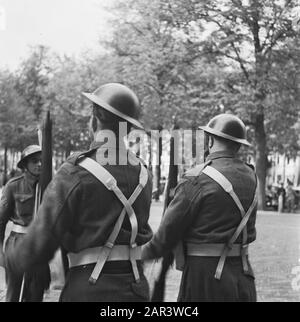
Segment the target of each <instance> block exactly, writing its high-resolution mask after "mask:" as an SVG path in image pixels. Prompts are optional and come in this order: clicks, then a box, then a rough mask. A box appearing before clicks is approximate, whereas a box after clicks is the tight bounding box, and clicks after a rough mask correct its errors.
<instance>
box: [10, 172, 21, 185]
mask: <svg viewBox="0 0 300 322" xmlns="http://www.w3.org/2000/svg"><path fill="white" fill-rule="evenodd" d="M23 178H24V174H21V175H19V176H17V177H13V178H11V179H9V180H8V181H7V183H6V184H10V183H13V182H15V181H19V180H21V179H23Z"/></svg>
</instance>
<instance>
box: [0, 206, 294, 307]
mask: <svg viewBox="0 0 300 322" xmlns="http://www.w3.org/2000/svg"><path fill="white" fill-rule="evenodd" d="M161 214H162V203H161V202H153V205H152V209H151V216H150V224H151V226H152V228H153V230H154V231H155V230H156V229H157V227H158V225H159V222H160V220H161ZM250 258H251V263H252V266H253V269H254V271H255V274H256V285H257V293H258V301H272V302H273V301H276V302H279V301H280V302H283V301H297V302H298V301H300V214H278V213H277V212H260V213H259V215H258V218H257V240H256V241H255V242H254V243H253V244H252V247H251V249H250ZM51 266H52V268H54V267H56V266H57V265H56V263H52V265H51ZM158 269H159V265H157V264H156V265H149V266H147V267H146V275H147V276H148V278H149V280H150V285H151V287H152V285H153V280H154V277H155V276H156V274H157V271H158ZM297 271H298V275H299V276H298V279H297ZM292 272H294V273H295V274H292ZM53 275H54V276H57V273H56V274H53ZM179 282H180V272H178V271H176V270H174V269H172V270H170V272H169V274H168V279H167V285H166V295H165V301H171V302H173V301H176V298H177V293H178V288H179ZM59 284H60V283H59V282H58V281H57V280H54V281H53V282H52V287H51V290H50V291H49V292H47V293H46V294H45V301H47V302H49V301H57V299H58V296H59V293H60V291H59V290H56V289H55V288H56V287H57V285H59ZM0 298H1V299H2V300H3V299H4V292H3V291H2V292H1V291H0Z"/></svg>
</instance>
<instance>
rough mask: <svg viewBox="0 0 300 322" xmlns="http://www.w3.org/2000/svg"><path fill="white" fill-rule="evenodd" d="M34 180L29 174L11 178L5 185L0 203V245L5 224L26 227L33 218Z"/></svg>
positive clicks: (35, 181)
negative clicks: (10, 223) (9, 223)
mask: <svg viewBox="0 0 300 322" xmlns="http://www.w3.org/2000/svg"><path fill="white" fill-rule="evenodd" d="M36 183H37V180H36V179H33V178H32V177H31V176H30V175H29V174H27V173H24V174H23V175H21V176H19V177H16V178H13V179H11V180H9V181H8V182H7V184H6V185H5V187H4V189H3V192H2V196H1V201H0V243H1V244H2V243H3V239H4V234H5V228H6V225H7V222H8V221H9V220H11V221H12V222H14V223H15V224H18V225H21V226H28V225H29V224H30V223H31V221H32V217H33V211H34V202H35V185H36Z"/></svg>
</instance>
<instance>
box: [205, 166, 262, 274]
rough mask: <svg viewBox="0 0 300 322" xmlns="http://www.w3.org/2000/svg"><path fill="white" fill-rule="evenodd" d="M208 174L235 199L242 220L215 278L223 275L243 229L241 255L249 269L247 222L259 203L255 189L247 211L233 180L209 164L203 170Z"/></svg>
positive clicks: (222, 257) (226, 249)
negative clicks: (230, 252)
mask: <svg viewBox="0 0 300 322" xmlns="http://www.w3.org/2000/svg"><path fill="white" fill-rule="evenodd" d="M202 172H203V173H205V174H206V175H207V176H209V177H210V178H211V179H213V180H214V181H215V182H217V183H218V184H219V185H220V186H221V187H222V188H223V189H224V190H225V191H226V192H227V193H228V194H229V195H230V196H231V198H232V199H233V201H234V202H235V204H236V206H237V207H238V209H239V211H240V213H241V217H242V220H241V222H240V224H239V226H238V227H237V229H236V231H235V232H234V234H233V236H232V237H231V238H230V240H229V242H228V243H227V244H226V245H225V247H224V250H223V252H222V255H221V257H220V260H219V262H218V266H217V270H216V274H215V278H216V279H218V280H219V279H220V278H221V275H222V271H223V268H224V264H225V260H226V257H227V255H228V252H229V251H230V249H231V248H232V245H233V244H234V242H235V241H236V240H237V238H238V237H239V235H240V233H241V232H242V231H243V236H242V238H243V242H242V249H241V256H242V262H243V269H244V272H247V271H248V263H247V258H246V252H245V250H246V248H247V246H248V245H247V238H248V237H247V222H248V220H249V218H250V215H251V213H252V211H253V210H254V208H255V206H256V204H257V191H255V194H254V197H253V201H252V204H251V205H250V207H249V209H248V210H247V212H245V209H244V207H243V205H242V203H241V201H240V199H239V197H238V196H237V195H236V193H235V192H234V190H233V187H232V184H231V182H230V181H229V180H228V179H227V178H226V177H225V176H224V175H223V174H222V173H221V172H219V171H218V170H216V169H215V168H213V167H211V166H207V167H206V168H205V169H204V170H203V171H202Z"/></svg>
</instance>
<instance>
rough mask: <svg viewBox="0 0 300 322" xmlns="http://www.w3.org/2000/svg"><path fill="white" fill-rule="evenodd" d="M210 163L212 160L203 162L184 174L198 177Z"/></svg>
mask: <svg viewBox="0 0 300 322" xmlns="http://www.w3.org/2000/svg"><path fill="white" fill-rule="evenodd" d="M210 163H211V161H207V162H205V163H201V164H199V165H197V166H196V167H194V168H192V169H190V170H188V171H187V172H186V173H185V174H184V176H185V177H198V176H199V175H200V174H201V172H202V170H203V169H204V168H205V167H206V166H207V165H208V164H210Z"/></svg>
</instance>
